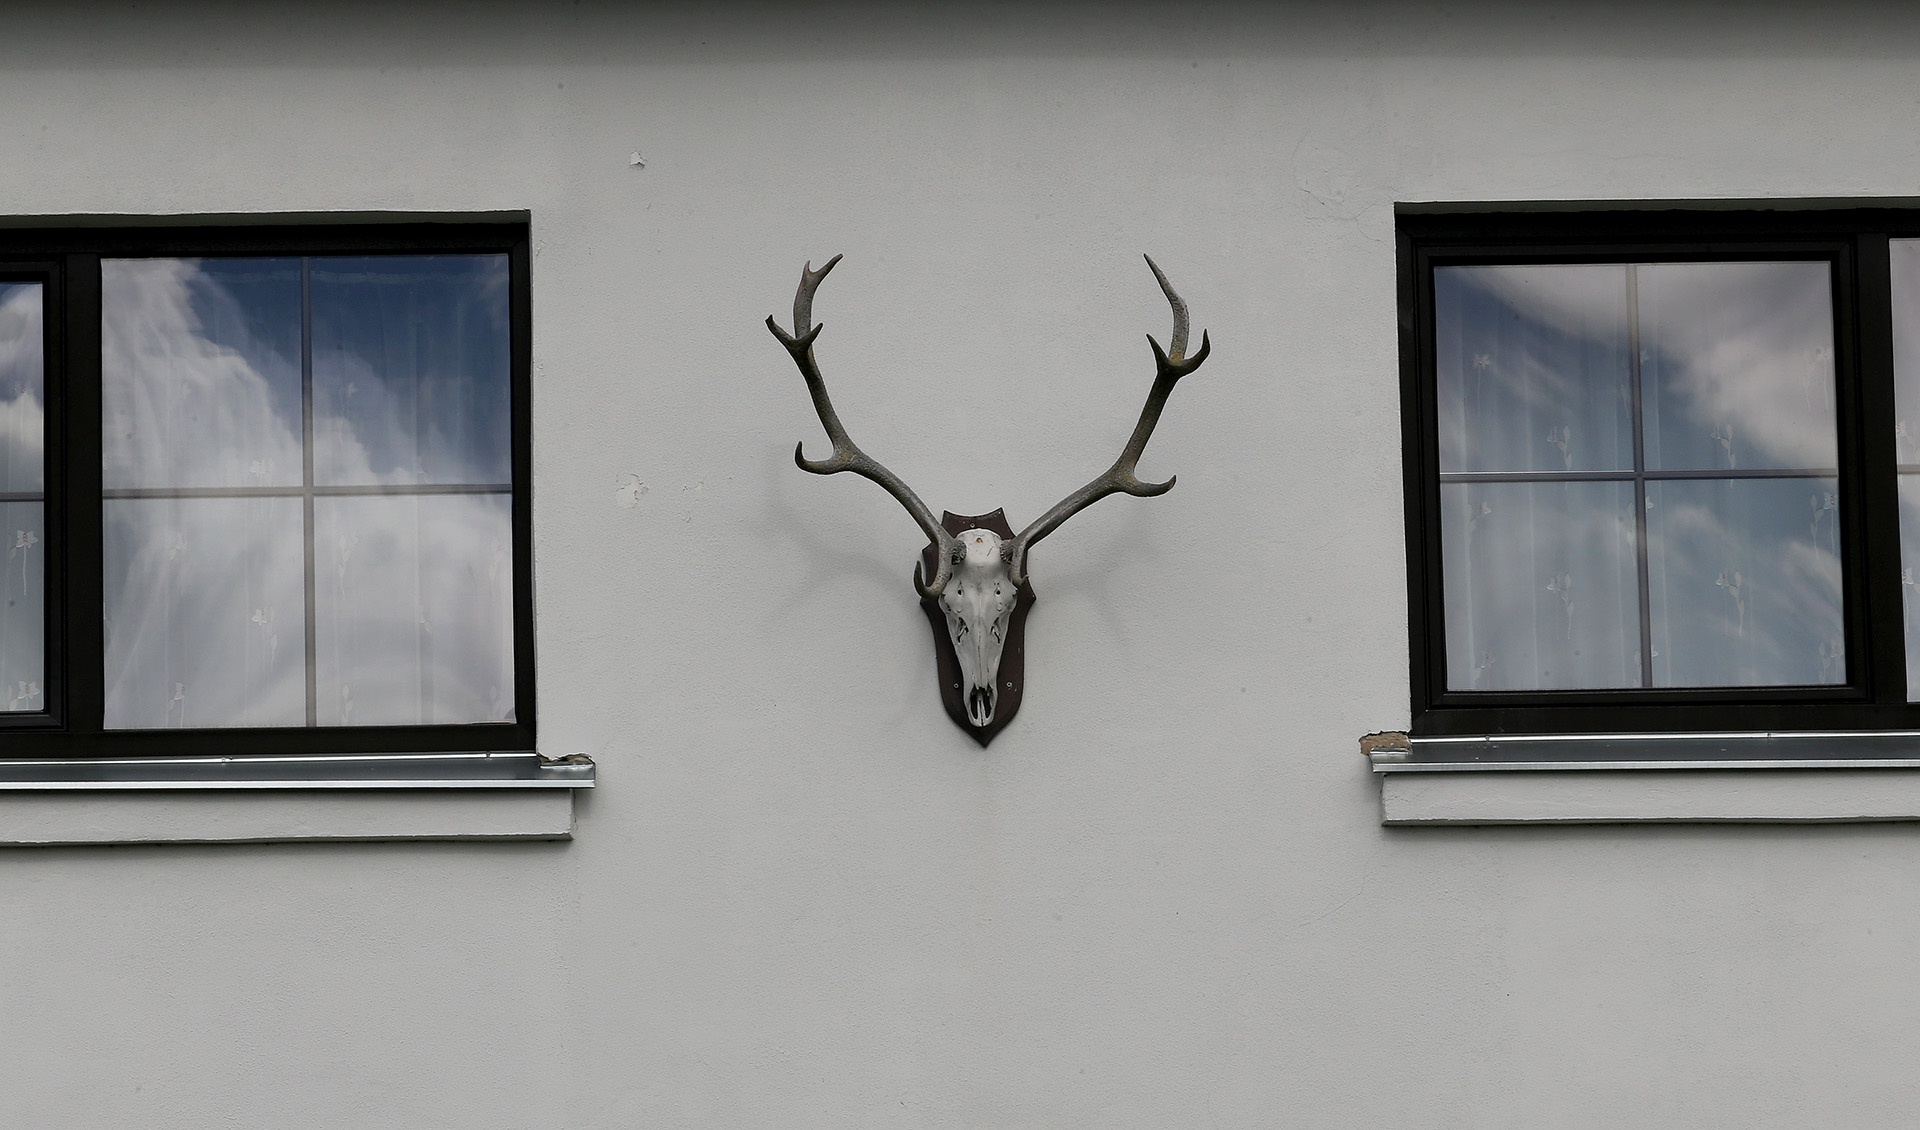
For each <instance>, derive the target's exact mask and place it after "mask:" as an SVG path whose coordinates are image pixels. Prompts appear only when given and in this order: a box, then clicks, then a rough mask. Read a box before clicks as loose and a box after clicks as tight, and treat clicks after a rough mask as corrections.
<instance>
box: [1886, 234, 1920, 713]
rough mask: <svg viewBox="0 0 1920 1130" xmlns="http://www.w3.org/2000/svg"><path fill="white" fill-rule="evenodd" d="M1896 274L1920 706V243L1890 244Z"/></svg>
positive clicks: (1897, 424) (1897, 382)
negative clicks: (1919, 604)
mask: <svg viewBox="0 0 1920 1130" xmlns="http://www.w3.org/2000/svg"><path fill="white" fill-rule="evenodd" d="M1888 252H1889V255H1890V257H1891V264H1890V265H1891V267H1892V270H1893V279H1892V282H1893V397H1894V411H1893V416H1894V424H1893V442H1894V450H1895V458H1896V459H1898V460H1899V463H1900V592H1901V595H1902V596H1903V597H1904V603H1905V607H1906V622H1907V701H1909V702H1920V607H1917V606H1916V599H1920V598H1917V597H1916V593H1915V583H1916V582H1917V581H1920V240H1916V239H1895V240H1891V241H1889V246H1888Z"/></svg>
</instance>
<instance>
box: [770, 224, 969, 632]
mask: <svg viewBox="0 0 1920 1130" xmlns="http://www.w3.org/2000/svg"><path fill="white" fill-rule="evenodd" d="M839 261H840V256H838V255H835V256H834V257H833V258H831V259H829V260H827V262H826V265H825V266H823V267H821V268H820V269H819V270H817V271H816V270H814V269H813V264H812V263H811V262H809V263H808V264H807V265H806V266H805V267H802V268H801V270H800V288H799V289H798V290H797V291H795V292H794V295H793V332H792V333H788V332H787V331H785V330H783V329H781V328H780V323H778V322H776V321H774V320H773V315H771V314H769V315H767V328H768V329H770V330H772V331H773V336H774V337H776V338H779V339H780V344H781V345H784V346H786V347H787V352H788V353H789V354H791V355H792V356H793V363H794V364H795V365H797V366H798V367H799V369H800V375H801V377H803V378H805V379H806V382H807V391H808V392H809V393H810V394H812V396H813V410H814V411H815V412H816V413H818V414H819V416H820V423H821V424H822V425H823V426H824V427H825V428H826V429H827V439H828V440H830V441H831V442H832V443H833V453H832V454H830V455H828V456H827V457H826V458H825V459H818V460H815V459H808V458H807V457H806V455H805V454H804V452H805V450H806V447H807V444H806V441H805V440H802V441H800V442H799V443H797V444H795V445H794V448H793V461H794V463H795V464H796V465H798V466H799V468H800V469H801V470H802V471H807V472H810V473H812V474H815V475H837V474H839V473H840V472H842V471H852V472H853V473H854V474H856V475H860V476H863V477H865V478H868V479H872V480H873V481H874V482H876V483H878V484H880V488H881V489H882V490H884V491H886V492H887V493H888V494H890V495H892V496H893V497H894V499H895V500H896V501H898V502H899V503H900V505H902V506H904V507H906V508H907V513H908V514H911V515H912V516H913V520H914V521H915V522H917V523H919V525H920V529H921V530H922V531H923V532H925V533H926V535H927V540H929V541H931V542H933V543H934V544H935V545H936V546H938V547H939V550H940V552H939V555H938V556H939V561H940V564H939V567H938V568H937V569H936V570H935V571H934V575H933V580H932V581H931V582H928V581H926V580H925V579H924V578H923V577H922V575H921V571H920V567H919V566H918V565H915V566H914V570H913V587H914V588H916V589H918V590H919V592H920V595H921V596H924V597H926V598H927V599H929V600H931V599H933V598H935V597H937V596H939V595H940V592H941V590H942V589H944V588H946V585H947V579H948V578H949V577H951V576H952V575H953V565H954V558H955V557H956V556H957V555H958V552H959V550H960V541H959V539H958V538H956V537H954V536H953V535H952V534H950V533H948V532H947V531H946V529H945V527H943V526H941V525H940V522H939V521H938V520H937V519H936V518H934V516H933V511H932V510H930V509H928V508H927V504H926V503H924V502H922V501H920V496H919V495H917V494H915V493H913V488H911V487H909V486H907V484H906V482H905V481H904V480H902V479H901V478H900V476H898V475H896V474H894V473H893V472H892V471H889V470H887V468H886V467H884V466H882V465H881V464H880V463H879V462H878V461H876V460H875V459H874V458H873V457H871V456H869V455H868V454H867V453H866V452H864V451H861V450H860V449H859V448H858V447H857V446H855V445H854V442H853V440H852V439H851V438H849V437H848V436H847V429H846V428H845V426H843V425H842V424H841V423H840V414H839V413H838V412H836V411H834V408H833V401H832V399H831V398H829V397H828V396H827V382H826V378H825V377H823V376H821V375H820V365H819V363H818V362H817V361H815V360H814V356H813V341H814V339H815V338H817V337H819V336H820V330H821V329H822V327H821V326H816V325H814V324H813V292H814V291H815V290H816V289H818V288H819V286H820V280H821V279H824V278H826V277H827V272H828V271H831V270H833V265H834V264H835V263H838V262H839Z"/></svg>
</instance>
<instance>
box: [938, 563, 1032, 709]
mask: <svg viewBox="0 0 1920 1130" xmlns="http://www.w3.org/2000/svg"><path fill="white" fill-rule="evenodd" d="M1004 544H1005V539H1003V538H1001V536H1000V535H999V534H996V533H994V532H993V531H992V530H982V529H977V528H976V529H971V530H962V531H961V532H960V547H961V553H960V555H959V556H960V560H959V562H958V563H957V564H955V565H954V567H953V579H952V580H950V581H948V582H947V587H946V588H945V589H943V590H941V593H940V610H941V611H942V612H944V613H946V614H947V634H948V635H949V636H951V637H952V639H953V654H954V657H955V658H956V659H958V660H959V661H960V679H961V682H962V683H963V684H965V685H964V686H963V687H962V688H961V691H962V694H963V699H962V701H964V702H965V703H966V704H967V718H968V720H970V721H971V722H972V723H973V724H974V725H975V726H985V725H987V724H988V723H989V722H992V721H993V708H994V704H995V703H997V702H998V701H999V699H1000V696H999V693H998V691H997V689H996V688H997V686H998V684H997V682H996V680H997V679H998V677H999V674H1000V653H1001V652H1002V651H1003V650H1005V648H1006V646H1007V624H1008V621H1010V620H1011V619H1012V618H1013V608H1014V605H1016V604H1018V603H1019V602H1020V592H1019V589H1018V587H1017V586H1015V585H1014V583H1013V579H1012V577H1010V576H1009V575H1008V571H1007V558H1006V556H1005V555H1004V554H1003V553H1002V552H1001V547H1002V546H1003V545H1004Z"/></svg>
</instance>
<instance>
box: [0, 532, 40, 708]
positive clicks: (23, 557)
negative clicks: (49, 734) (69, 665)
mask: <svg viewBox="0 0 1920 1130" xmlns="http://www.w3.org/2000/svg"><path fill="white" fill-rule="evenodd" d="M45 511H46V504H45V503H43V502H6V503H0V544H3V545H5V546H6V547H7V563H6V567H7V575H6V582H5V584H4V585H3V586H0V588H4V590H5V593H6V602H5V604H0V696H4V697H5V699H6V709H7V710H10V711H38V710H45V709H46V708H47V700H46V699H45V697H43V696H44V684H45V682H46V658H45V656H46V648H45V638H46V630H47V570H46V561H47V555H46V546H45V545H43V544H42V540H41V531H43V530H45V529H46V519H45V516H44V515H45Z"/></svg>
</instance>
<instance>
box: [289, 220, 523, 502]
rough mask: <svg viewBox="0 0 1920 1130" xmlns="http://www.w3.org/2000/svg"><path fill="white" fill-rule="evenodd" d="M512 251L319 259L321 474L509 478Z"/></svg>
mask: <svg viewBox="0 0 1920 1130" xmlns="http://www.w3.org/2000/svg"><path fill="white" fill-rule="evenodd" d="M509 361H510V357H509V350H508V333H507V258H506V256H504V255H414V256H387V257H380V258H327V259H316V260H314V264H313V407H314V444H315V450H314V481H315V482H317V483H319V484H321V485H323V486H333V485H341V484H363V483H504V482H507V481H508V480H509V479H511V478H512V469H511V459H510V450H509V439H510V436H511V428H510V425H509V404H508V395H507V390H508V382H507V372H508V365H509Z"/></svg>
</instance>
